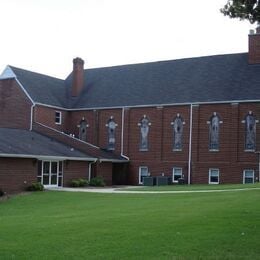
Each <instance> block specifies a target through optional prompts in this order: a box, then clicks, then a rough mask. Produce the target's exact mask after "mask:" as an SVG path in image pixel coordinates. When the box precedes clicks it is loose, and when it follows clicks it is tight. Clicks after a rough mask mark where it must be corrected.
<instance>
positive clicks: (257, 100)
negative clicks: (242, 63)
mask: <svg viewBox="0 0 260 260" xmlns="http://www.w3.org/2000/svg"><path fill="white" fill-rule="evenodd" d="M255 102H260V99H248V100H225V101H205V102H193V103H191V102H183V103H165V104H148V105H127V106H114V107H113V106H110V107H83V108H65V107H59V106H54V105H48V104H44V103H40V102H35V104H36V105H39V106H45V107H50V108H55V109H60V110H64V111H83V110H84V111H89V110H99V109H122V108H146V107H158V106H159V107H168V106H188V105H191V104H193V105H210V104H213V105H214V104H232V103H255Z"/></svg>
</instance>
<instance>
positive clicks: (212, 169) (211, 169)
mask: <svg viewBox="0 0 260 260" xmlns="http://www.w3.org/2000/svg"><path fill="white" fill-rule="evenodd" d="M211 171H218V182H211V181H210V177H211ZM219 176H220V171H219V169H218V168H209V184H219Z"/></svg>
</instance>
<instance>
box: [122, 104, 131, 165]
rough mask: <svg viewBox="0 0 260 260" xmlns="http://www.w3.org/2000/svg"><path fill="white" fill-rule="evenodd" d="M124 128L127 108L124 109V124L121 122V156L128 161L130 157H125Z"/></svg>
mask: <svg viewBox="0 0 260 260" xmlns="http://www.w3.org/2000/svg"><path fill="white" fill-rule="evenodd" d="M124 126H125V108H124V107H123V108H122V122H121V128H122V129H121V156H122V157H123V158H125V159H127V160H128V161H129V160H130V159H129V157H127V156H125V155H124Z"/></svg>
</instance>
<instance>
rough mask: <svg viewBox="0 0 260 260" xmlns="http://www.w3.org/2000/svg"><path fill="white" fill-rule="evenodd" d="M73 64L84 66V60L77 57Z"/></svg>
mask: <svg viewBox="0 0 260 260" xmlns="http://www.w3.org/2000/svg"><path fill="white" fill-rule="evenodd" d="M73 63H74V64H82V65H83V64H84V60H83V59H81V58H79V57H76V58H75V59H73Z"/></svg>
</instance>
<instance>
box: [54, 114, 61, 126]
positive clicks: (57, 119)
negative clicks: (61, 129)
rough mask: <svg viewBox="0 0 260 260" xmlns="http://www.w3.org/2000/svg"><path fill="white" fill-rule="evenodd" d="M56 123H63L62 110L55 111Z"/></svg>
mask: <svg viewBox="0 0 260 260" xmlns="http://www.w3.org/2000/svg"><path fill="white" fill-rule="evenodd" d="M55 124H57V125H61V112H60V111H56V112H55Z"/></svg>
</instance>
